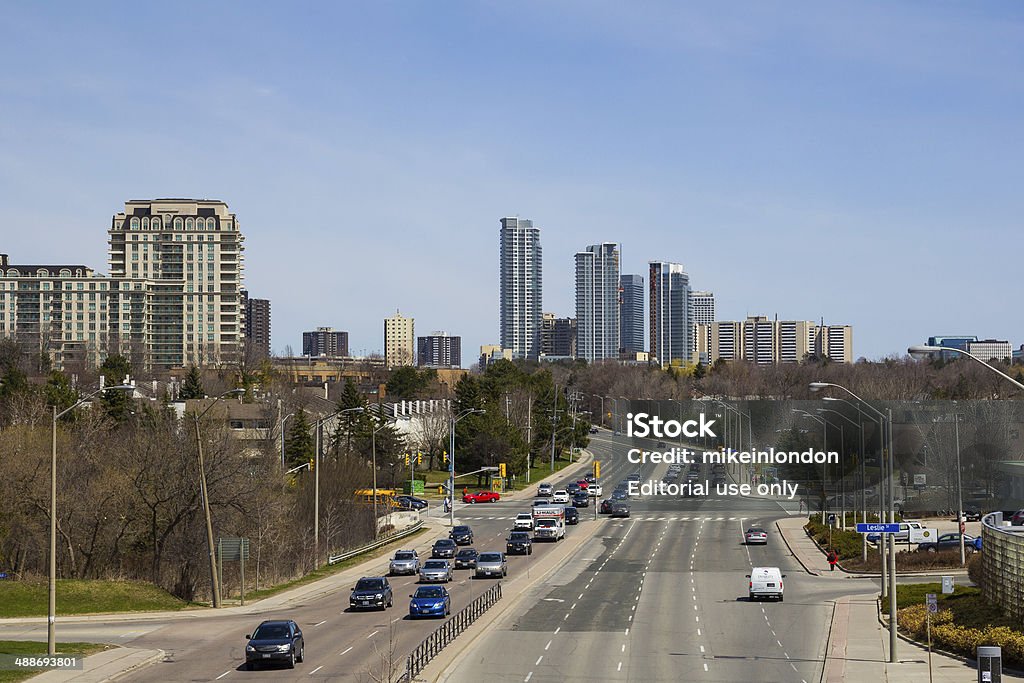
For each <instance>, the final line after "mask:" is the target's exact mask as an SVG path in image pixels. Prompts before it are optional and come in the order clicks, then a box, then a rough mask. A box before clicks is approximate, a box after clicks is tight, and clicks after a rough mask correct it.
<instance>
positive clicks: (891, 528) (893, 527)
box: [857, 522, 900, 534]
mask: <svg viewBox="0 0 1024 683" xmlns="http://www.w3.org/2000/svg"><path fill="white" fill-rule="evenodd" d="M857 531H858V532H859V533H862V534H868V533H875V534H898V533H899V531H900V525H899V523H898V522H897V523H896V524H862V523H860V522H858V523H857Z"/></svg>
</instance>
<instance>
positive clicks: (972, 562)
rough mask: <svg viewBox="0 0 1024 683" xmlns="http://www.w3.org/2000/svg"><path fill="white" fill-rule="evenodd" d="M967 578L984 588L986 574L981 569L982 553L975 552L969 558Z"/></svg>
mask: <svg viewBox="0 0 1024 683" xmlns="http://www.w3.org/2000/svg"><path fill="white" fill-rule="evenodd" d="M967 578H969V579H970V580H971V583H973V584H974V585H975V586H977V587H978V588H983V586H982V582H983V581H984V575H983V574H982V571H981V553H974V554H973V555H971V556H970V557H968V558H967Z"/></svg>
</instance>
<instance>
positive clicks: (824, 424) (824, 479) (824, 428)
mask: <svg viewBox="0 0 1024 683" xmlns="http://www.w3.org/2000/svg"><path fill="white" fill-rule="evenodd" d="M793 412H794V413H798V414H799V415H800V416H802V417H809V418H811V419H812V420H814V421H815V422H817V423H818V424H820V425H821V450H823V451H824V452H825V455H826V457H825V462H824V463H823V464H822V466H821V498H822V503H821V522H822V524H827V523H828V519H827V517H826V515H827V514H828V510H827V508H828V425H829V424H830V423H829V421H828V420H826V419H825V418H823V417H818V416H817V415H811V414H810V413H809V412H807V411H806V410H800V409H799V408H793ZM829 528H831V527H829ZM829 533H831V532H829Z"/></svg>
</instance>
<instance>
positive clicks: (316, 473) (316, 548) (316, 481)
mask: <svg viewBox="0 0 1024 683" xmlns="http://www.w3.org/2000/svg"><path fill="white" fill-rule="evenodd" d="M364 410H365V409H364V408H363V407H362V406H356V407H355V408H345V409H344V410H339V411H337V412H334V413H331V414H330V415H325V416H324V417H322V418H320V419H319V420H317V421H316V422H314V423H313V429H315V430H316V453H314V454H313V458H314V463H313V553H314V557H316V562H317V566H319V563H320V451H321V450H323V446H322V444H321V441H322V437H321V436H320V435H321V428H322V427H323V426H324V423H326V422H327V421H328V420H330V419H332V418H333V417H335V416H337V415H344V414H345V413H362V412H363V411H364ZM374 474H375V475H376V472H374ZM374 489H375V490H376V487H374ZM373 524H374V527H376V525H377V521H376V518H375V519H374V522H373ZM376 536H377V534H376V532H374V538H376Z"/></svg>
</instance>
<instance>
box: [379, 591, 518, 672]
mask: <svg viewBox="0 0 1024 683" xmlns="http://www.w3.org/2000/svg"><path fill="white" fill-rule="evenodd" d="M498 600H501V584H500V583H497V584H495V585H493V586H491V587H490V588H488V589H487V590H486V591H484V593H483V595H481V596H480V597H478V598H477V599H476V600H474V601H473V602H471V603H469V605H467V606H466V607H465V608H463V609H462V611H461V612H459V613H458V614H455V615H453V616H452V617H451V618H450V619H448V620H447V621H446V622H444V624H443V625H442V626H441V627H440V628H438V629H437V630H436V631H434V632H433V633H431V634H430V635H429V636H427V637H426V638H425V639H424V640H423V642H422V643H420V644H419V645H417V646H416V649H414V650H413V651H412V654H410V655H409V658H408V659H407V660H406V662H405V675H404V676H402V677H401V678H399V681H400V682H403V681H404V682H405V683H411V681H412V680H413V679H414V678H415V677H416V676H417V675H419V673H420V672H421V671H423V669H424V668H425V667H426V666H427V664H429V663H430V660H432V659H433V658H434V657H436V656H437V655H438V653H440V652H441V650H443V649H444V648H445V647H446V646H447V645H448V644H449V643H451V642H452V641H453V640H455V639H456V638H458V637H459V635H460V634H462V632H463V631H465V630H466V629H467V628H469V627H470V625H471V624H472V623H473V622H474V621H476V620H477V619H478V618H479V617H480V616H481V615H482V614H483V613H484V612H486V611H487V610H488V609H490V608H491V607H492V606H493V605H494V604H495V603H496V602H498Z"/></svg>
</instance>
